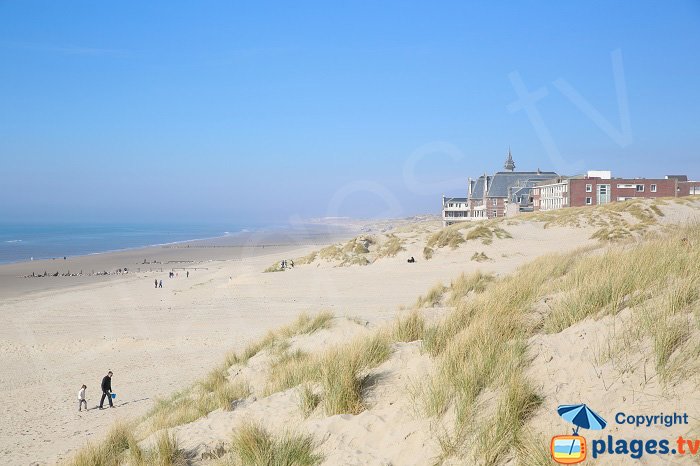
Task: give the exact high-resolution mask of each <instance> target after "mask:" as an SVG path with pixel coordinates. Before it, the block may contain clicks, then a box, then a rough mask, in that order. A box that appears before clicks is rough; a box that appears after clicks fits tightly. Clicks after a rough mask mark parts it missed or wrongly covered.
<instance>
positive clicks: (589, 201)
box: [586, 197, 593, 205]
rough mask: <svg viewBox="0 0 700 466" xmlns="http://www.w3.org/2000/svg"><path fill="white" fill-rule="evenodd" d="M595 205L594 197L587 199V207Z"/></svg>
mask: <svg viewBox="0 0 700 466" xmlns="http://www.w3.org/2000/svg"><path fill="white" fill-rule="evenodd" d="M591 204H593V198H592V197H587V198H586V205H591Z"/></svg>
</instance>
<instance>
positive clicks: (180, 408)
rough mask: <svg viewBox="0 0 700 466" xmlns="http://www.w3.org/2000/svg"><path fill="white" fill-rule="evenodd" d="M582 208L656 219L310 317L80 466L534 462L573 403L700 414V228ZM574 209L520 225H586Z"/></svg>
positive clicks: (631, 211) (475, 230) (475, 231)
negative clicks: (388, 317) (559, 414)
mask: <svg viewBox="0 0 700 466" xmlns="http://www.w3.org/2000/svg"><path fill="white" fill-rule="evenodd" d="M635 205H636V207H635ZM655 207H656V208H657V209H659V212H656V210H655ZM662 207H663V206H662ZM581 212H583V213H582V214H581V215H583V216H584V217H585V218H579V219H578V220H577V221H578V222H579V223H584V222H594V223H595V222H597V223H596V225H595V226H596V228H601V229H608V230H609V229H610V228H620V229H621V228H623V227H624V228H625V229H626V230H627V231H629V230H630V229H631V230H632V231H633V232H634V231H639V230H641V227H639V228H636V229H635V228H632V226H633V225H637V224H638V223H635V221H634V220H630V219H629V218H628V216H629V217H631V218H633V219H637V220H638V221H639V222H642V223H644V224H645V225H646V227H645V228H644V232H643V234H632V233H630V234H629V235H627V234H615V235H614V236H615V237H616V240H615V241H613V242H611V241H610V238H609V237H606V238H604V239H603V238H601V239H602V240H601V241H599V242H597V243H594V244H591V245H588V246H586V247H584V248H580V249H577V250H575V251H573V252H566V253H556V252H553V253H549V254H546V255H542V256H541V257H538V258H537V259H535V260H533V261H531V262H529V263H527V264H525V265H523V266H521V267H520V268H519V269H518V270H516V271H515V272H514V273H510V274H503V275H496V274H491V273H484V272H482V271H480V270H478V269H477V270H476V271H474V272H469V273H463V274H461V275H459V276H456V277H454V278H453V279H452V280H451V281H450V282H449V283H438V284H434V283H430V282H428V283H425V284H424V287H423V290H424V293H423V295H422V296H420V297H419V298H418V299H417V301H416V302H415V303H414V304H413V305H411V306H409V308H407V309H403V310H401V311H399V312H398V315H397V316H396V318H395V319H394V320H393V321H391V322H383V323H376V324H374V325H369V326H368V325H365V322H361V321H356V320H354V319H350V318H347V317H338V316H335V315H333V314H331V313H321V314H318V315H315V316H308V315H302V316H300V317H299V318H298V319H297V320H296V321H295V322H293V323H292V324H290V325H289V326H287V327H284V328H282V329H279V330H278V331H275V332H271V333H269V334H268V335H267V336H266V337H264V338H263V339H261V340H260V341H258V342H255V343H253V344H252V345H250V346H249V347H247V348H245V349H244V350H243V351H241V352H238V353H231V354H229V355H227V356H226V357H225V358H224V360H223V362H222V364H221V365H220V366H219V367H216V368H214V369H213V370H212V371H211V372H210V373H209V374H208V375H207V376H206V377H205V378H203V379H202V380H201V381H199V382H198V383H196V384H194V385H193V386H191V387H189V388H187V389H186V390H184V391H182V392H180V393H176V394H174V395H172V396H171V397H170V398H168V399H164V400H161V401H160V402H159V403H157V404H156V405H155V407H154V408H153V409H152V410H151V412H149V413H148V414H147V415H146V416H144V417H143V418H141V419H136V420H134V421H133V422H132V423H130V424H119V425H116V426H115V427H114V428H113V429H112V431H111V432H110V433H109V435H108V436H107V438H106V439H104V440H103V441H102V442H100V443H99V444H98V443H94V444H90V445H87V446H86V447H85V448H84V449H83V450H81V451H80V452H79V453H78V454H77V455H76V456H75V457H74V459H73V460H72V461H71V462H70V463H69V464H72V465H75V466H82V465H93V464H101V465H126V464H128V465H141V464H143V465H151V464H153V465H156V464H158V465H179V464H220V465H315V464H388V463H391V464H478V465H501V464H518V465H525V466H530V465H533V466H534V465H546V464H550V463H551V459H550V458H549V453H548V438H549V436H551V435H553V434H554V433H563V432H564V431H566V430H567V429H568V426H566V425H565V424H561V421H559V420H558V419H557V418H556V417H555V416H552V410H553V409H554V408H555V407H556V406H557V405H558V404H562V403H565V402H579V401H581V402H584V401H589V402H591V403H593V405H594V406H597V407H598V408H599V409H600V410H603V411H604V412H606V413H607V412H608V410H612V409H616V407H619V406H625V403H628V406H632V407H634V406H644V407H649V406H653V409H654V410H656V411H658V410H660V409H665V408H669V409H673V407H674V406H680V405H682V406H683V409H684V410H686V411H687V412H688V413H689V414H690V415H691V418H693V419H698V416H700V400H698V399H696V398H693V397H689V396H688V393H694V392H696V391H697V384H698V381H700V379H699V378H698V377H699V376H700V362H699V361H700V358H698V356H700V266H699V264H700V225H698V224H697V223H691V224H681V223H678V224H674V225H673V226H669V225H668V224H663V225H662V224H660V223H658V222H657V219H658V218H659V217H661V216H663V215H664V212H663V210H662V209H661V208H659V207H658V206H657V204H648V205H641V204H640V205H637V204H633V203H630V204H628V205H626V206H624V208H623V207H618V206H615V208H614V209H613V208H610V207H605V208H601V209H597V210H596V209H589V210H586V211H581ZM596 212H598V214H599V215H600V218H602V220H601V219H597V220H596V218H595V215H596ZM618 214H619V215H618ZM557 215H560V216H556V215H538V214H534V215H532V216H531V217H532V218H530V219H529V220H527V219H524V220H523V219H518V220H517V221H518V222H523V221H532V222H543V221H546V222H548V223H549V226H550V227H552V226H556V225H558V224H562V225H563V224H567V225H569V226H573V222H574V220H573V217H572V215H574V214H572V213H570V212H565V213H563V214H557ZM647 215H649V218H647ZM610 216H611V217H610ZM609 217H610V218H609ZM611 218H612V219H614V220H611ZM645 219H646V220H645ZM652 219H654V220H652ZM610 222H613V223H612V224H611V223H610ZM623 222H624V223H623ZM611 225H612V226H611ZM625 225H627V226H625ZM630 225H631V226H630ZM507 227H508V225H507V221H502V222H500V223H496V222H492V223H487V224H485V225H481V226H479V225H477V226H466V227H464V226H462V227H457V226H455V227H449V228H447V229H443V230H441V231H440V232H434V233H431V234H432V235H433V236H432V238H434V241H433V242H432V244H431V245H430V247H431V248H433V247H435V248H440V247H444V246H454V247H458V246H459V244H460V243H461V242H462V241H470V240H474V239H479V240H484V239H486V240H487V241H491V240H493V239H501V240H508V241H516V240H517V238H513V239H510V238H509V234H508V233H507ZM652 227H654V228H652ZM656 227H658V228H656ZM465 228H466V230H465ZM608 230H606V231H608ZM465 231H466V232H467V233H466V234H465V233H464V232H465ZM470 233H471V236H472V237H471V238H467V236H469V235H470ZM601 236H602V234H601ZM456 238H461V239H462V241H460V240H459V239H456ZM358 244H360V243H359V242H357V241H356V242H355V246H353V247H352V250H354V249H355V248H357V247H358ZM426 247H428V246H426ZM343 249H344V248H343ZM363 254H366V253H363ZM467 262H468V263H469V264H470V267H480V265H479V264H475V262H474V261H468V259H467V261H465V263H467ZM348 311H349V313H350V314H351V310H348ZM632 394H634V396H635V397H636V398H635V401H634V403H635V404H629V403H630V402H629V401H627V400H628V399H629V398H630V397H631V396H633V395H632ZM574 398H576V399H574ZM656 411H655V412H656ZM698 427H700V424H697V423H696V424H695V425H691V426H687V431H692V430H693V429H698ZM687 431H683V432H682V433H684V434H685V433H687ZM622 433H624V431H623V432H622ZM609 461H612V460H609ZM602 464H606V463H605V462H604V461H603V463H602ZM607 464H616V463H614V462H611V463H607Z"/></svg>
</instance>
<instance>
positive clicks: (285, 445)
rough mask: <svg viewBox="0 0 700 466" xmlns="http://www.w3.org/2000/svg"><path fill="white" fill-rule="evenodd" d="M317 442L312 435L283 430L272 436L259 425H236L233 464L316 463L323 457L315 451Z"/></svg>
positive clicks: (285, 465)
mask: <svg viewBox="0 0 700 466" xmlns="http://www.w3.org/2000/svg"><path fill="white" fill-rule="evenodd" d="M315 449H316V442H315V441H314V439H313V437H312V436H310V435H303V434H292V433H289V432H287V433H284V434H282V435H273V434H271V433H270V432H269V431H267V430H266V429H265V428H263V427H262V426H260V425H258V424H252V423H248V424H244V425H242V426H240V427H239V428H237V429H236V430H235V432H234V435H233V438H232V440H231V450H232V456H233V458H231V462H229V463H228V464H230V465H231V466H233V465H238V464H243V465H246V466H314V465H317V464H319V463H320V462H321V461H322V460H323V457H322V456H321V455H319V454H318V453H315V451H314V450H315Z"/></svg>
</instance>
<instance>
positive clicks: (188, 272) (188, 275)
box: [187, 270, 190, 278]
mask: <svg viewBox="0 0 700 466" xmlns="http://www.w3.org/2000/svg"><path fill="white" fill-rule="evenodd" d="M187 278H190V271H189V270H188V271H187Z"/></svg>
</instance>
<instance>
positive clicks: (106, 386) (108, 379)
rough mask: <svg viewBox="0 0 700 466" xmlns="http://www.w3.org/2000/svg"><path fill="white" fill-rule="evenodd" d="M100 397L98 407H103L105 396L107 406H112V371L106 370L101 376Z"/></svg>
mask: <svg viewBox="0 0 700 466" xmlns="http://www.w3.org/2000/svg"><path fill="white" fill-rule="evenodd" d="M101 387H102V398H100V409H104V404H105V398H107V399H108V400H109V407H110V408H114V405H113V404H112V371H109V372H107V375H105V376H104V377H103V378H102V384H101Z"/></svg>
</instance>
